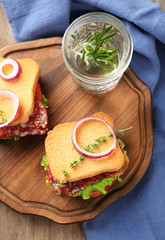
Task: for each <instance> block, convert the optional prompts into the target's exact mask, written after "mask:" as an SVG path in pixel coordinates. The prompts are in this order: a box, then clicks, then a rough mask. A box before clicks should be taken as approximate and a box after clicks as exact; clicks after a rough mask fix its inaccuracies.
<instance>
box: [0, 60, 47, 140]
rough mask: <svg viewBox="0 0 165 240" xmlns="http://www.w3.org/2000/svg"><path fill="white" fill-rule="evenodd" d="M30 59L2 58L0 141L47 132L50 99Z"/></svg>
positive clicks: (0, 61) (0, 74)
mask: <svg viewBox="0 0 165 240" xmlns="http://www.w3.org/2000/svg"><path fill="white" fill-rule="evenodd" d="M39 76H40V67H39V65H38V64H37V63H36V62H35V61H34V60H32V59H30V58H24V59H11V58H6V59H5V58H0V139H11V138H12V139H14V140H18V139H19V138H20V137H23V136H26V135H43V134H46V132H47V131H48V114H47V107H48V106H47V99H46V97H45V96H44V95H43V94H42V91H41V88H40V84H39V82H38V80H39Z"/></svg>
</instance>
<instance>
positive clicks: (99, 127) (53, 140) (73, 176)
mask: <svg viewBox="0 0 165 240" xmlns="http://www.w3.org/2000/svg"><path fill="white" fill-rule="evenodd" d="M93 116H95V117H99V118H102V119H104V120H105V121H106V122H107V123H109V124H110V125H111V126H112V128H114V124H113V121H112V119H111V118H110V117H109V116H108V115H107V114H105V113H102V112H100V113H96V114H94V115H93ZM93 123H94V124H93ZM93 123H91V122H90V121H89V123H88V124H85V123H84V126H80V128H79V129H80V131H78V132H77V134H78V136H77V142H79V139H81V141H80V142H79V145H80V146H81V147H85V146H87V145H88V144H92V143H94V141H95V140H96V139H97V138H99V137H103V136H107V135H109V128H108V127H107V126H106V125H105V124H104V123H101V122H100V121H95V122H93ZM75 124H76V122H68V123H63V124H59V125H56V126H55V127H54V129H53V130H51V131H49V132H48V135H47V137H46V140H45V149H46V156H47V159H48V164H49V167H50V169H51V172H52V174H53V176H54V177H55V178H56V179H57V180H58V181H60V182H65V181H69V182H74V181H77V180H81V179H85V178H90V177H92V176H95V175H98V174H100V173H103V172H113V171H118V170H119V169H120V168H121V167H122V165H123V163H124V155H123V152H122V151H121V149H120V146H119V145H118V143H117V144H116V148H115V150H114V151H113V152H112V153H111V154H110V155H108V156H107V157H103V158H98V159H93V158H87V157H84V160H83V161H82V162H81V163H79V164H78V165H77V167H76V168H71V167H70V164H71V163H73V162H74V161H75V160H77V159H79V158H80V156H81V154H80V153H79V152H78V151H77V150H76V149H75V148H74V146H73V143H72V130H73V127H74V126H75ZM91 124H93V125H94V127H92V125H91ZM91 127H92V130H93V131H88V129H89V128H90V129H91ZM91 132H92V134H91ZM112 142H113V137H110V138H108V140H107V143H106V144H105V143H102V144H100V145H99V148H98V149H97V151H98V152H103V151H106V150H107V149H108V148H109V147H110V146H111V145H112ZM63 170H65V171H67V172H68V174H69V176H67V177H65V176H64V174H63Z"/></svg>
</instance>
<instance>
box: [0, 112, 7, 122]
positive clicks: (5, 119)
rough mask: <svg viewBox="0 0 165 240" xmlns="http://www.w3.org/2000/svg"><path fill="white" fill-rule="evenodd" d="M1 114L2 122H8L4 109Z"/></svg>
mask: <svg viewBox="0 0 165 240" xmlns="http://www.w3.org/2000/svg"><path fill="white" fill-rule="evenodd" d="M0 115H1V116H2V118H1V121H0V123H5V122H7V118H6V117H5V112H4V111H3V110H0Z"/></svg>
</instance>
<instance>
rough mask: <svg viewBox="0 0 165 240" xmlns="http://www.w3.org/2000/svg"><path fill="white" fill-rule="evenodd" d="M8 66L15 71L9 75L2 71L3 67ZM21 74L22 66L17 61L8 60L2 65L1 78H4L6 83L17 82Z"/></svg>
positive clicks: (0, 68)
mask: <svg viewBox="0 0 165 240" xmlns="http://www.w3.org/2000/svg"><path fill="white" fill-rule="evenodd" d="M7 64H11V65H12V66H13V71H12V72H11V73H10V74H9V75H6V74H5V73H4V72H3V70H2V69H3V67H4V66H5V65H7ZM20 73H21V66H20V64H19V63H18V62H17V61H16V60H14V59H12V58H7V59H5V60H3V61H2V62H1V63H0V77H1V78H3V79H4V80H6V81H12V80H15V79H17V78H18V77H19V75H20Z"/></svg>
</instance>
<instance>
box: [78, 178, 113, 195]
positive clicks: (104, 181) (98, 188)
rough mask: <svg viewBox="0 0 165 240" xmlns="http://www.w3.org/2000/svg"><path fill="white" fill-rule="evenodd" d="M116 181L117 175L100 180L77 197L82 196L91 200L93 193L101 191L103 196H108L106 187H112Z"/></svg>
mask: <svg viewBox="0 0 165 240" xmlns="http://www.w3.org/2000/svg"><path fill="white" fill-rule="evenodd" d="M115 179H116V175H114V176H113V177H110V178H104V179H101V180H99V181H98V182H96V183H93V184H89V185H88V186H87V187H86V188H85V189H84V190H81V191H79V192H78V194H77V196H82V198H83V199H89V198H90V193H91V192H92V191H100V192H101V193H102V194H106V193H107V191H105V186H107V185H110V186H111V185H112V182H113V180H115Z"/></svg>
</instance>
